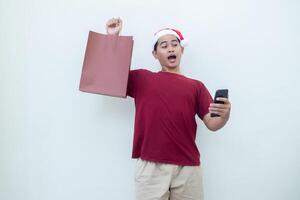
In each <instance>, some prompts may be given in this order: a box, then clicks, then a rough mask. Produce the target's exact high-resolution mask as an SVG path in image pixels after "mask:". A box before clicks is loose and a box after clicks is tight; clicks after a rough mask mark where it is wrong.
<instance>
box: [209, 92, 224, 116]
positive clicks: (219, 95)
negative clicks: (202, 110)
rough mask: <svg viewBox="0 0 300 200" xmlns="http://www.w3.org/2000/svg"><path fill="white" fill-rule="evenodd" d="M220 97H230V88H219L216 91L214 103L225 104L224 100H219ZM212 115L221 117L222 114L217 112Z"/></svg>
mask: <svg viewBox="0 0 300 200" xmlns="http://www.w3.org/2000/svg"><path fill="white" fill-rule="evenodd" d="M218 97H224V98H228V89H219V90H217V91H216V94H215V98H214V103H221V104H224V102H223V101H217V98H218ZM210 116H211V117H220V115H218V114H215V113H211V114H210Z"/></svg>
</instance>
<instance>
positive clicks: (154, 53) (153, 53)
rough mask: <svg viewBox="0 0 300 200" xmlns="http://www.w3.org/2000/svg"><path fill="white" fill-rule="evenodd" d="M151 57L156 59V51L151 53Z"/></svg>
mask: <svg viewBox="0 0 300 200" xmlns="http://www.w3.org/2000/svg"><path fill="white" fill-rule="evenodd" d="M152 55H153V56H154V58H155V59H157V52H156V51H154V50H153V51H152Z"/></svg>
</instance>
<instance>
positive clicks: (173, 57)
mask: <svg viewBox="0 0 300 200" xmlns="http://www.w3.org/2000/svg"><path fill="white" fill-rule="evenodd" d="M168 60H169V61H170V62H175V60H176V55H170V56H168Z"/></svg>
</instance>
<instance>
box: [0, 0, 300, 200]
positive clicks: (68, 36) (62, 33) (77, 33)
mask: <svg viewBox="0 0 300 200" xmlns="http://www.w3.org/2000/svg"><path fill="white" fill-rule="evenodd" d="M299 9H300V4H299V1H297V0H285V1H284V0H281V1H280V0H227V1H221V0H210V1H203V0H200V1H199V0H198V1H189V0H187V1H176V0H173V1H169V0H164V1H161V0H160V1H157V0H155V1H147V2H146V1H138V0H134V1H116V0H110V1H100V0H98V1H96V0H85V1H78V0H72V1H71V0H64V1H58V0H51V1H50V0H48V1H45V0H44V1H41V0H39V1H38V0H27V1H17V0H10V1H4V0H1V2H0V36H1V37H0V64H1V66H0V91H1V92H0V199H1V200H68V199H70V200H71V199H72V200H81V199H89V200H96V199H107V200H110V199H112V200H115V199H122V200H132V199H134V177H133V175H134V167H135V160H132V159H131V150H132V139H133V123H134V101H133V99H132V98H130V97H128V98H127V99H122V98H116V97H109V96H101V95H94V94H88V93H82V92H80V91H79V90H78V87H79V80H80V75H81V69H82V62H83V56H84V52H85V47H86V42H87V36H88V31H89V30H93V31H97V32H101V33H105V23H106V21H107V20H108V19H109V18H111V17H118V16H120V17H121V18H122V19H123V21H124V28H123V31H122V35H133V36H134V41H135V44H134V50H133V58H132V66H131V69H137V68H146V69H149V70H152V71H158V70H160V66H159V63H158V62H157V61H156V60H155V59H154V58H153V57H152V55H151V50H152V49H151V48H152V47H151V39H152V36H153V34H154V32H156V31H157V30H158V29H160V28H164V27H173V28H178V29H180V30H181V31H182V33H183V34H184V36H185V37H187V38H189V40H190V45H189V46H188V47H187V48H186V49H185V53H184V56H183V58H182V65H181V69H182V72H183V74H185V75H186V76H188V77H191V78H196V79H199V80H201V81H203V82H204V83H205V84H206V86H207V87H208V88H209V90H210V92H211V94H212V95H213V94H214V92H215V90H216V89H218V88H229V95H230V100H231V103H232V113H231V119H230V121H229V122H228V124H227V125H226V127H224V128H223V129H221V130H220V131H218V132H216V133H212V132H210V131H208V130H207V129H206V128H205V127H204V125H203V123H202V121H201V120H200V119H199V118H197V122H198V131H197V144H198V147H199V149H200V152H201V155H202V157H201V159H202V164H203V170H204V190H205V197H206V200H220V199H222V200H253V199H255V200H268V199H272V200H283V199H286V200H298V199H300V191H299V186H300V170H299V169H300V162H299V157H300V156H299V150H300V136H299V134H300V128H299V113H300V108H299V103H298V102H299V99H300V95H299V85H300V81H299V74H300V73H299V72H300V70H299V66H300V59H299V52H300V39H299V36H300V26H299V21H300V20H299V17H300V15H299Z"/></svg>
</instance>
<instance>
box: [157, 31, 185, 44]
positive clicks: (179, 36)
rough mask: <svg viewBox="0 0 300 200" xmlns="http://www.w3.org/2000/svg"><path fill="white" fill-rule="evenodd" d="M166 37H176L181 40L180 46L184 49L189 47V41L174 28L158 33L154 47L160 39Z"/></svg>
mask: <svg viewBox="0 0 300 200" xmlns="http://www.w3.org/2000/svg"><path fill="white" fill-rule="evenodd" d="M164 35H174V36H175V37H177V38H178V39H179V40H180V45H181V46H182V47H185V46H187V45H188V40H187V39H185V38H184V37H183V35H182V34H181V32H180V31H179V30H176V29H172V28H164V29H161V30H159V31H157V32H156V33H155V34H154V39H153V46H154V45H155V44H156V42H157V41H158V39H159V38H160V37H162V36H164Z"/></svg>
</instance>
